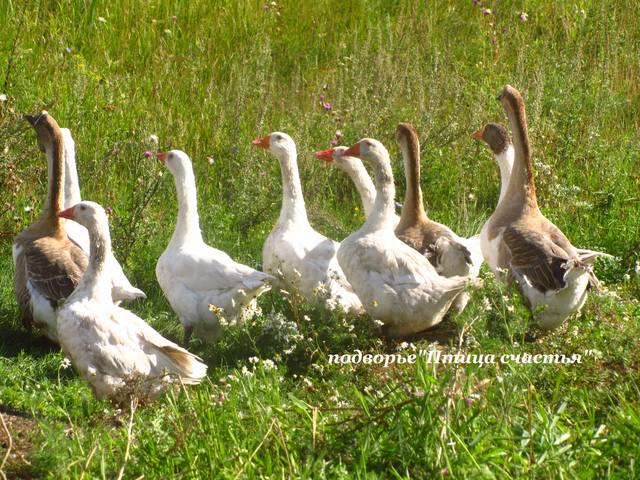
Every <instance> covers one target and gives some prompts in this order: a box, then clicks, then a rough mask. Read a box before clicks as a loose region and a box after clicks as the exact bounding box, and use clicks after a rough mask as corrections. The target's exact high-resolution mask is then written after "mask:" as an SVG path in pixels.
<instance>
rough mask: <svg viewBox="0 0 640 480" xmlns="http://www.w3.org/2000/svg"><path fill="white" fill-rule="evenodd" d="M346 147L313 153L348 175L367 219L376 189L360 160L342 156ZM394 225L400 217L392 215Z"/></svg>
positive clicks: (371, 209)
mask: <svg viewBox="0 0 640 480" xmlns="http://www.w3.org/2000/svg"><path fill="white" fill-rule="evenodd" d="M347 148H348V147H345V146H342V145H341V146H338V147H334V148H329V149H328V150H321V151H318V152H316V153H315V155H316V157H317V158H318V159H320V160H323V161H325V162H326V163H327V165H335V166H336V167H338V168H339V169H340V170H342V171H343V172H345V173H346V174H347V175H349V178H351V180H352V181H353V183H354V185H355V186H356V190H358V193H359V194H360V199H361V200H362V207H363V208H364V218H365V219H367V218H369V215H371V212H372V211H373V204H374V202H375V201H376V187H375V185H374V184H373V181H372V180H371V177H370V176H369V172H367V169H366V168H365V167H364V165H363V163H362V160H360V159H359V158H356V157H345V156H344V155H343V154H344V152H345V151H346V150H347ZM394 218H395V221H396V225H397V224H398V222H399V221H400V217H399V216H398V215H396V214H395V213H394Z"/></svg>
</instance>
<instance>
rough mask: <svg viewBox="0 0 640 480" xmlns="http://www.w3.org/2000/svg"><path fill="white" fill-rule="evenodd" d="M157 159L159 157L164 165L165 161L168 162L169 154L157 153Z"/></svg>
mask: <svg viewBox="0 0 640 480" xmlns="http://www.w3.org/2000/svg"><path fill="white" fill-rule="evenodd" d="M156 157H158V160H160V161H161V162H162V163H164V162H165V160H167V154H166V153H165V152H158V153H156Z"/></svg>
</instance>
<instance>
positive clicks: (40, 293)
mask: <svg viewBox="0 0 640 480" xmlns="http://www.w3.org/2000/svg"><path fill="white" fill-rule="evenodd" d="M25 119H26V120H27V121H28V122H29V123H30V124H31V125H32V126H33V128H34V129H35V131H36V137H37V140H38V147H39V148H40V150H41V151H42V152H44V153H46V155H47V165H48V167H47V170H48V182H49V187H48V192H47V199H46V201H45V204H44V207H43V209H42V212H41V213H40V216H39V217H38V219H37V220H36V221H35V222H34V223H33V224H32V225H31V226H29V227H28V228H27V229H25V230H23V231H22V232H21V233H20V234H18V236H17V237H16V238H15V240H14V242H13V246H12V253H13V266H14V277H13V279H14V290H15V293H16V298H17V300H18V306H19V308H20V316H21V320H22V324H23V325H24V327H25V328H27V330H31V328H32V327H33V326H36V327H37V328H39V329H41V331H42V333H43V334H44V335H45V336H46V337H47V338H49V339H50V340H51V341H53V342H57V341H58V336H57V331H56V310H57V308H58V304H59V302H61V301H62V300H64V299H65V298H67V297H68V296H69V295H70V294H71V292H73V289H74V288H75V287H76V285H77V284H78V283H79V282H80V279H81V278H82V275H83V273H84V271H85V270H86V268H87V255H86V254H85V253H84V251H83V250H82V249H81V248H80V247H79V246H78V245H77V244H75V243H74V242H72V241H71V240H69V238H68V237H67V233H66V229H65V224H64V223H63V222H62V219H61V218H59V217H58V215H57V214H58V212H60V211H61V210H62V195H63V184H64V158H63V155H64V152H63V150H64V147H63V140H62V134H61V132H60V126H59V125H58V123H57V122H56V121H55V119H54V118H53V117H52V116H51V115H49V114H48V113H47V112H46V111H42V112H41V113H40V114H39V115H35V116H32V115H25Z"/></svg>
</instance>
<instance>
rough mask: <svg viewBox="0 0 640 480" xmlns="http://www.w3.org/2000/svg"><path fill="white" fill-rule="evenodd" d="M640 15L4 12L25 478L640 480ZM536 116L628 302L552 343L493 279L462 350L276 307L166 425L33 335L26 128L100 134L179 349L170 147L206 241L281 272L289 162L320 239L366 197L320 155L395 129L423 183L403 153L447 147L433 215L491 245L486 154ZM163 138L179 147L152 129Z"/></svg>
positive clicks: (572, 199) (2, 461) (126, 217)
mask: <svg viewBox="0 0 640 480" xmlns="http://www.w3.org/2000/svg"><path fill="white" fill-rule="evenodd" d="M638 18H640V3H639V2H634V1H631V0H613V1H610V2H598V1H595V0H579V1H578V0H576V1H569V2H543V1H539V0H531V1H513V2H512V1H489V0H486V1H484V0H479V1H471V0H469V1H466V0H465V1H452V2H426V1H424V2H423V1H420V2H411V1H391V0H368V1H365V0H353V1H348V2H344V1H339V0H317V1H314V2H306V1H304V2H295V1H290V0H282V1H277V2H266V3H265V2H262V1H245V0H239V1H235V0H234V1H229V0H217V1H215V2H207V1H204V0H194V1H188V2H187V1H178V0H173V1H151V2H149V1H143V0H127V1H125V0H112V1H109V2H107V1H98V0H59V1H51V0H41V1H37V0H20V1H15V0H0V24H1V25H3V28H2V33H1V34H0V95H2V96H1V97H0V152H1V153H0V186H1V187H0V188H1V190H0V191H1V192H2V196H1V198H0V414H2V417H1V418H2V420H3V422H1V423H0V478H64V479H67V478H74V479H76V478H77V479H89V478H100V479H103V478H104V479H107V478H131V479H134V478H146V479H155V478H185V479H187V478H188V479H196V478H272V477H274V478H367V479H369V478H371V479H373V478H385V479H386V478H398V479H400V478H487V479H490V478H532V479H533V478H545V479H546V478H566V479H569V478H580V479H589V478H620V479H627V478H640V348H639V347H640V325H639V321H638V320H639V319H640V301H639V299H640V254H639V251H640V136H639V132H640V115H639V112H640V63H639V62H638V59H639V58H640V23H639V22H638ZM507 83H509V84H511V85H514V86H515V87H516V88H518V89H519V90H520V91H521V92H522V94H523V97H524V99H525V102H526V106H527V115H528V123H529V132H530V135H531V141H532V149H533V158H534V163H535V168H536V182H537V189H538V198H539V202H540V205H541V208H542V211H543V212H544V214H545V215H547V216H548V218H550V219H551V220H552V221H553V222H555V223H556V224H557V225H558V226H559V227H560V228H561V229H562V230H563V231H564V232H565V233H566V234H567V236H568V237H569V238H570V239H571V240H572V242H573V243H574V244H575V245H577V246H580V247H584V248H592V249H598V250H603V251H606V252H608V253H610V254H612V255H615V256H616V257H618V259H617V260H616V261H599V262H598V264H597V266H596V272H597V274H598V277H599V278H600V279H601V280H602V281H603V282H604V285H605V289H604V291H603V292H601V293H596V292H594V291H591V293H590V296H589V299H588V301H587V303H586V305H585V307H584V309H583V310H582V312H581V313H580V314H579V315H577V316H574V317H572V318H571V319H570V320H569V321H568V322H567V323H566V324H565V325H564V326H563V327H562V328H560V329H558V330H556V331H554V332H552V333H551V334H548V335H542V334H541V333H540V332H539V331H537V330H536V328H535V326H534V322H533V320H532V318H531V314H530V313H529V312H528V310H527V309H526V308H525V307H524V305H523V302H522V300H521V297H520V296H519V295H518V294H517V293H516V292H515V291H512V290H509V289H508V288H507V287H506V286H505V285H502V284H500V283H497V282H495V281H494V280H492V278H491V275H490V273H489V272H488V270H487V269H486V268H485V270H484V274H483V276H484V281H485V285H484V287H483V288H482V289H480V290H478V291H475V292H474V293H473V297H472V301H471V302H470V304H469V306H468V307H467V309H466V310H465V311H464V312H463V313H462V314H461V315H459V316H456V317H453V318H450V319H448V320H447V321H446V324H445V326H444V327H443V328H442V329H440V330H441V333H442V332H443V331H444V334H443V335H441V336H439V337H438V338H437V339H436V338H433V337H426V338H420V339H411V340H412V341H407V342H403V343H401V342H389V341H385V340H384V339H383V338H381V336H380V333H379V331H378V328H377V326H376V324H375V323H374V321H373V319H371V318H370V317H368V316H362V317H358V318H345V317H344V316H343V315H340V314H338V313H327V312H324V311H320V310H318V309H316V308H314V307H313V306H312V305H310V304H306V303H301V302H299V301H298V300H297V299H295V298H292V297H291V296H288V297H287V296H284V295H282V294H281V293H280V292H277V291H273V292H269V293H268V294H266V295H264V296H262V297H261V299H260V302H259V303H260V307H261V309H262V312H263V313H262V315H259V316H258V317H256V318H255V320H254V321H252V322H250V323H249V324H246V325H244V326H235V327H231V328H229V329H228V330H227V331H226V332H225V334H224V335H223V337H222V338H221V339H220V340H219V341H218V342H216V343H215V344H205V343H202V342H200V341H197V340H195V341H193V343H192V344H191V348H190V350H191V351H193V352H194V353H196V354H198V355H200V356H201V357H202V358H203V359H204V360H205V361H206V363H207V364H208V365H209V375H208V378H207V381H206V382H204V383H203V384H202V385H200V386H198V387H194V388H188V389H187V388H178V389H176V390H175V391H172V392H169V393H168V394H167V395H166V396H164V397H163V398H161V399H160V400H159V401H157V402H155V403H154V404H152V405H150V406H144V405H139V406H137V407H136V408H133V409H131V410H130V411H129V410H126V409H125V410H118V409H116V408H114V407H113V406H111V405H110V404H108V403H106V402H100V401H97V400H95V398H94V397H93V394H92V393H91V390H90V389H89V387H88V386H87V384H86V383H85V382H84V381H82V380H81V379H80V378H79V377H78V376H77V375H76V374H75V373H74V372H73V369H72V368H69V367H68V365H67V363H66V362H65V361H64V355H63V354H62V353H61V352H60V351H59V349H58V348H57V347H56V346H54V345H52V344H50V343H49V342H47V341H46V340H44V339H43V338H42V337H39V336H38V335H37V334H35V333H34V334H33V335H29V334H27V333H25V332H24V330H23V329H22V327H21V325H20V321H19V315H18V307H17V304H16V302H15V297H14V293H13V284H12V270H13V267H12V260H11V242H12V239H13V237H14V236H15V235H16V234H17V233H18V232H20V231H21V230H22V229H23V228H25V227H26V226H28V225H29V224H30V223H31V222H33V221H34V219H35V218H37V215H38V214H39V212H40V208H41V205H42V203H43V201H44V198H45V197H46V188H47V185H46V170H47V169H46V161H45V157H44V156H43V155H42V154H41V153H40V152H39V150H38V148H37V145H36V142H35V135H34V132H33V129H32V128H31V127H30V126H29V125H28V123H27V122H26V121H24V120H22V118H21V116H22V115H23V114H25V113H33V112H36V111H38V110H40V109H43V108H45V109H47V110H48V111H49V112H50V113H51V114H52V115H53V116H54V117H55V118H56V119H57V120H58V122H59V123H60V125H61V126H62V127H68V128H70V129H71V131H72V133H73V135H74V138H75V141H76V154H77V162H78V170H79V176H80V181H81V188H82V193H83V197H84V198H86V199H90V200H94V201H97V202H99V203H101V204H102V205H103V206H105V207H110V208H111V209H112V213H111V215H110V223H111V233H112V237H113V241H114V249H115V252H116V255H117V257H118V259H119V260H120V262H121V264H122V265H123V267H124V269H125V271H126V272H127V274H128V276H129V279H130V280H131V281H132V283H133V284H134V285H136V286H138V287H139V288H141V289H143V290H144V291H145V292H146V293H147V296H148V298H147V299H146V300H138V301H136V302H135V303H132V304H129V307H128V308H130V309H132V310H133V311H135V312H136V313H137V314H139V315H140V316H141V317H142V318H144V319H146V320H148V321H149V323H150V324H152V325H153V326H154V327H155V328H157V329H158V330H159V331H160V332H162V333H163V334H164V335H165V336H167V337H169V338H172V339H174V340H178V339H180V335H181V328H180V325H179V322H178V320H177V318H176V317H175V315H174V314H173V312H172V311H171V308H170V307H169V305H168V303H167V301H166V300H165V298H164V296H163V294H162V292H161V291H160V288H159V286H158V285H157V282H156V279H155V273H154V269H155V263H156V260H157V258H158V257H159V255H160V254H161V253H162V251H163V250H164V248H165V246H166V244H167V242H168V240H169V238H170V236H171V234H172V232H173V228H174V222H175V219H176V212H177V207H176V201H175V190H174V185H173V179H172V178H171V176H170V175H169V174H168V173H167V172H166V171H164V170H163V168H162V165H161V164H160V162H158V161H157V160H156V159H155V158H153V156H150V157H148V156H146V155H145V152H146V151H149V152H155V151H156V150H157V149H159V150H162V151H166V150H168V149H171V148H179V149H182V150H184V151H185V152H187V153H188V154H189V155H190V156H191V158H192V160H193V163H194V169H195V174H196V179H197V186H198V199H199V209H200V220H201V226H202V230H203V234H204V237H205V240H206V241H207V242H208V243H209V244H211V245H213V246H216V247H217V248H220V249H223V250H225V251H227V252H228V253H229V254H230V255H232V256H233V257H234V258H235V259H237V260H239V261H242V262H244V263H246V264H249V265H251V266H254V267H256V268H259V267H260V263H261V248H262V243H263V241H264V239H265V238H266V236H267V235H268V233H269V231H270V229H271V227H272V226H273V224H274V222H275V220H276V219H277V216H278V213H279V208H280V199H281V189H280V172H279V166H278V163H277V161H276V160H275V159H274V158H273V157H271V156H269V155H267V154H265V153H264V152H263V151H258V149H255V148H254V147H252V145H251V140H252V139H254V138H256V137H258V136H263V135H266V134H267V133H269V132H271V131H276V130H278V131H284V132H287V133H288V134H290V135H291V136H292V137H293V139H294V140H295V141H296V142H297V146H298V154H299V165H300V172H301V179H302V185H303V189H304V194H305V199H306V203H307V210H308V212H309V217H310V221H311V223H312V225H314V227H315V228H316V229H317V230H319V231H321V232H322V233H324V234H326V235H328V236H330V237H331V238H334V239H337V240H340V239H342V238H344V237H346V236H347V235H348V234H350V233H351V232H352V231H354V230H355V229H357V228H358V227H359V226H360V225H361V224H362V222H363V219H364V216H363V211H362V207H361V204H360V201H359V198H358V195H357V192H356V191H355V189H354V188H353V186H352V185H351V183H350V180H349V179H348V178H347V177H346V175H344V174H343V173H342V172H339V171H337V169H330V168H326V166H325V165H323V164H322V162H319V161H318V160H317V159H315V158H314V157H313V155H312V154H311V152H313V151H314V150H318V149H321V148H328V147H329V145H330V142H331V140H333V139H335V138H336V132H337V131H339V132H340V133H339V134H338V135H340V134H341V135H342V136H341V138H340V141H341V143H343V144H345V145H350V144H351V143H354V142H355V141H357V140H359V139H360V138H362V137H365V136H369V137H373V138H377V139H378V140H380V141H382V142H383V143H384V144H385V145H386V146H387V148H388V149H389V151H390V153H391V157H392V162H393V167H394V174H395V180H396V185H397V188H398V200H399V201H402V196H403V192H404V172H403V169H402V161H401V156H400V152H399V151H398V148H397V146H396V145H395V141H394V137H393V133H394V130H395V127H396V125H397V123H398V122H400V121H404V122H411V123H413V124H414V125H415V126H416V128H417V130H418V132H419V134H420V137H421V149H422V151H421V153H422V171H423V175H422V188H423V191H424V194H425V202H426V204H427V206H428V212H429V214H430V216H431V217H432V218H433V219H435V220H437V221H440V222H443V223H445V224H447V225H449V226H451V227H452V228H453V229H454V230H456V231H457V232H458V233H459V234H463V235H467V236H468V235H472V234H474V233H477V232H478V231H479V229H480V227H481V226H482V224H483V223H484V221H485V220H486V219H487V218H488V216H489V215H490V214H491V212H492V211H493V208H494V207H495V204H496V202H497V198H498V193H499V188H500V185H499V173H498V168H497V166H496V164H495V162H494V160H493V157H492V155H491V153H490V151H489V149H488V148H487V147H486V145H484V144H481V143H480V142H477V141H475V140H474V139H473V138H471V133H472V132H473V131H475V130H476V129H478V128H480V127H481V126H483V125H484V124H485V123H487V122H489V121H495V122H500V123H505V124H506V116H505V115H504V112H503V110H502V107H501V106H500V104H499V102H497V101H496V99H495V97H496V95H497V94H498V93H499V92H500V91H501V90H502V88H503V86H504V85H505V84H507ZM152 135H156V136H157V137H158V139H159V145H157V146H156V145H155V143H154V142H153V141H152V138H151V136H152ZM429 349H431V350H435V351H439V352H442V353H455V352H467V353H475V354H496V355H498V356H499V355H503V354H507V355H508V354H514V355H515V354H518V353H522V352H528V353H532V354H536V353H542V354H556V353H558V354H559V353H563V354H566V355H573V354H580V355H582V357H581V362H580V363H574V364H544V365H543V364H524V363H523V364H517V363H515V362H507V363H504V364H502V363H499V362H496V363H492V364H487V365H478V364H467V365H464V364H463V365H457V366H456V365H451V364H448V365H442V364H434V363H429V362H427V361H426V359H425V358H423V357H419V358H418V360H417V362H416V363H415V364H404V365H398V364H395V365H391V366H388V367H386V368H385V367H384V366H382V365H363V364H359V365H353V364H352V365H335V364H332V363H330V361H329V358H330V355H335V354H341V355H342V354H346V353H349V354H353V353H354V352H355V351H356V350H360V351H362V352H363V353H371V354H385V353H386V354H389V353H396V352H403V353H406V354H410V353H412V352H414V351H415V350H429Z"/></svg>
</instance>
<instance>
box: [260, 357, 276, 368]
mask: <svg viewBox="0 0 640 480" xmlns="http://www.w3.org/2000/svg"><path fill="white" fill-rule="evenodd" d="M262 366H263V368H264V369H265V370H273V369H274V368H276V364H275V363H274V361H273V360H269V359H266V360H263V361H262Z"/></svg>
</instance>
